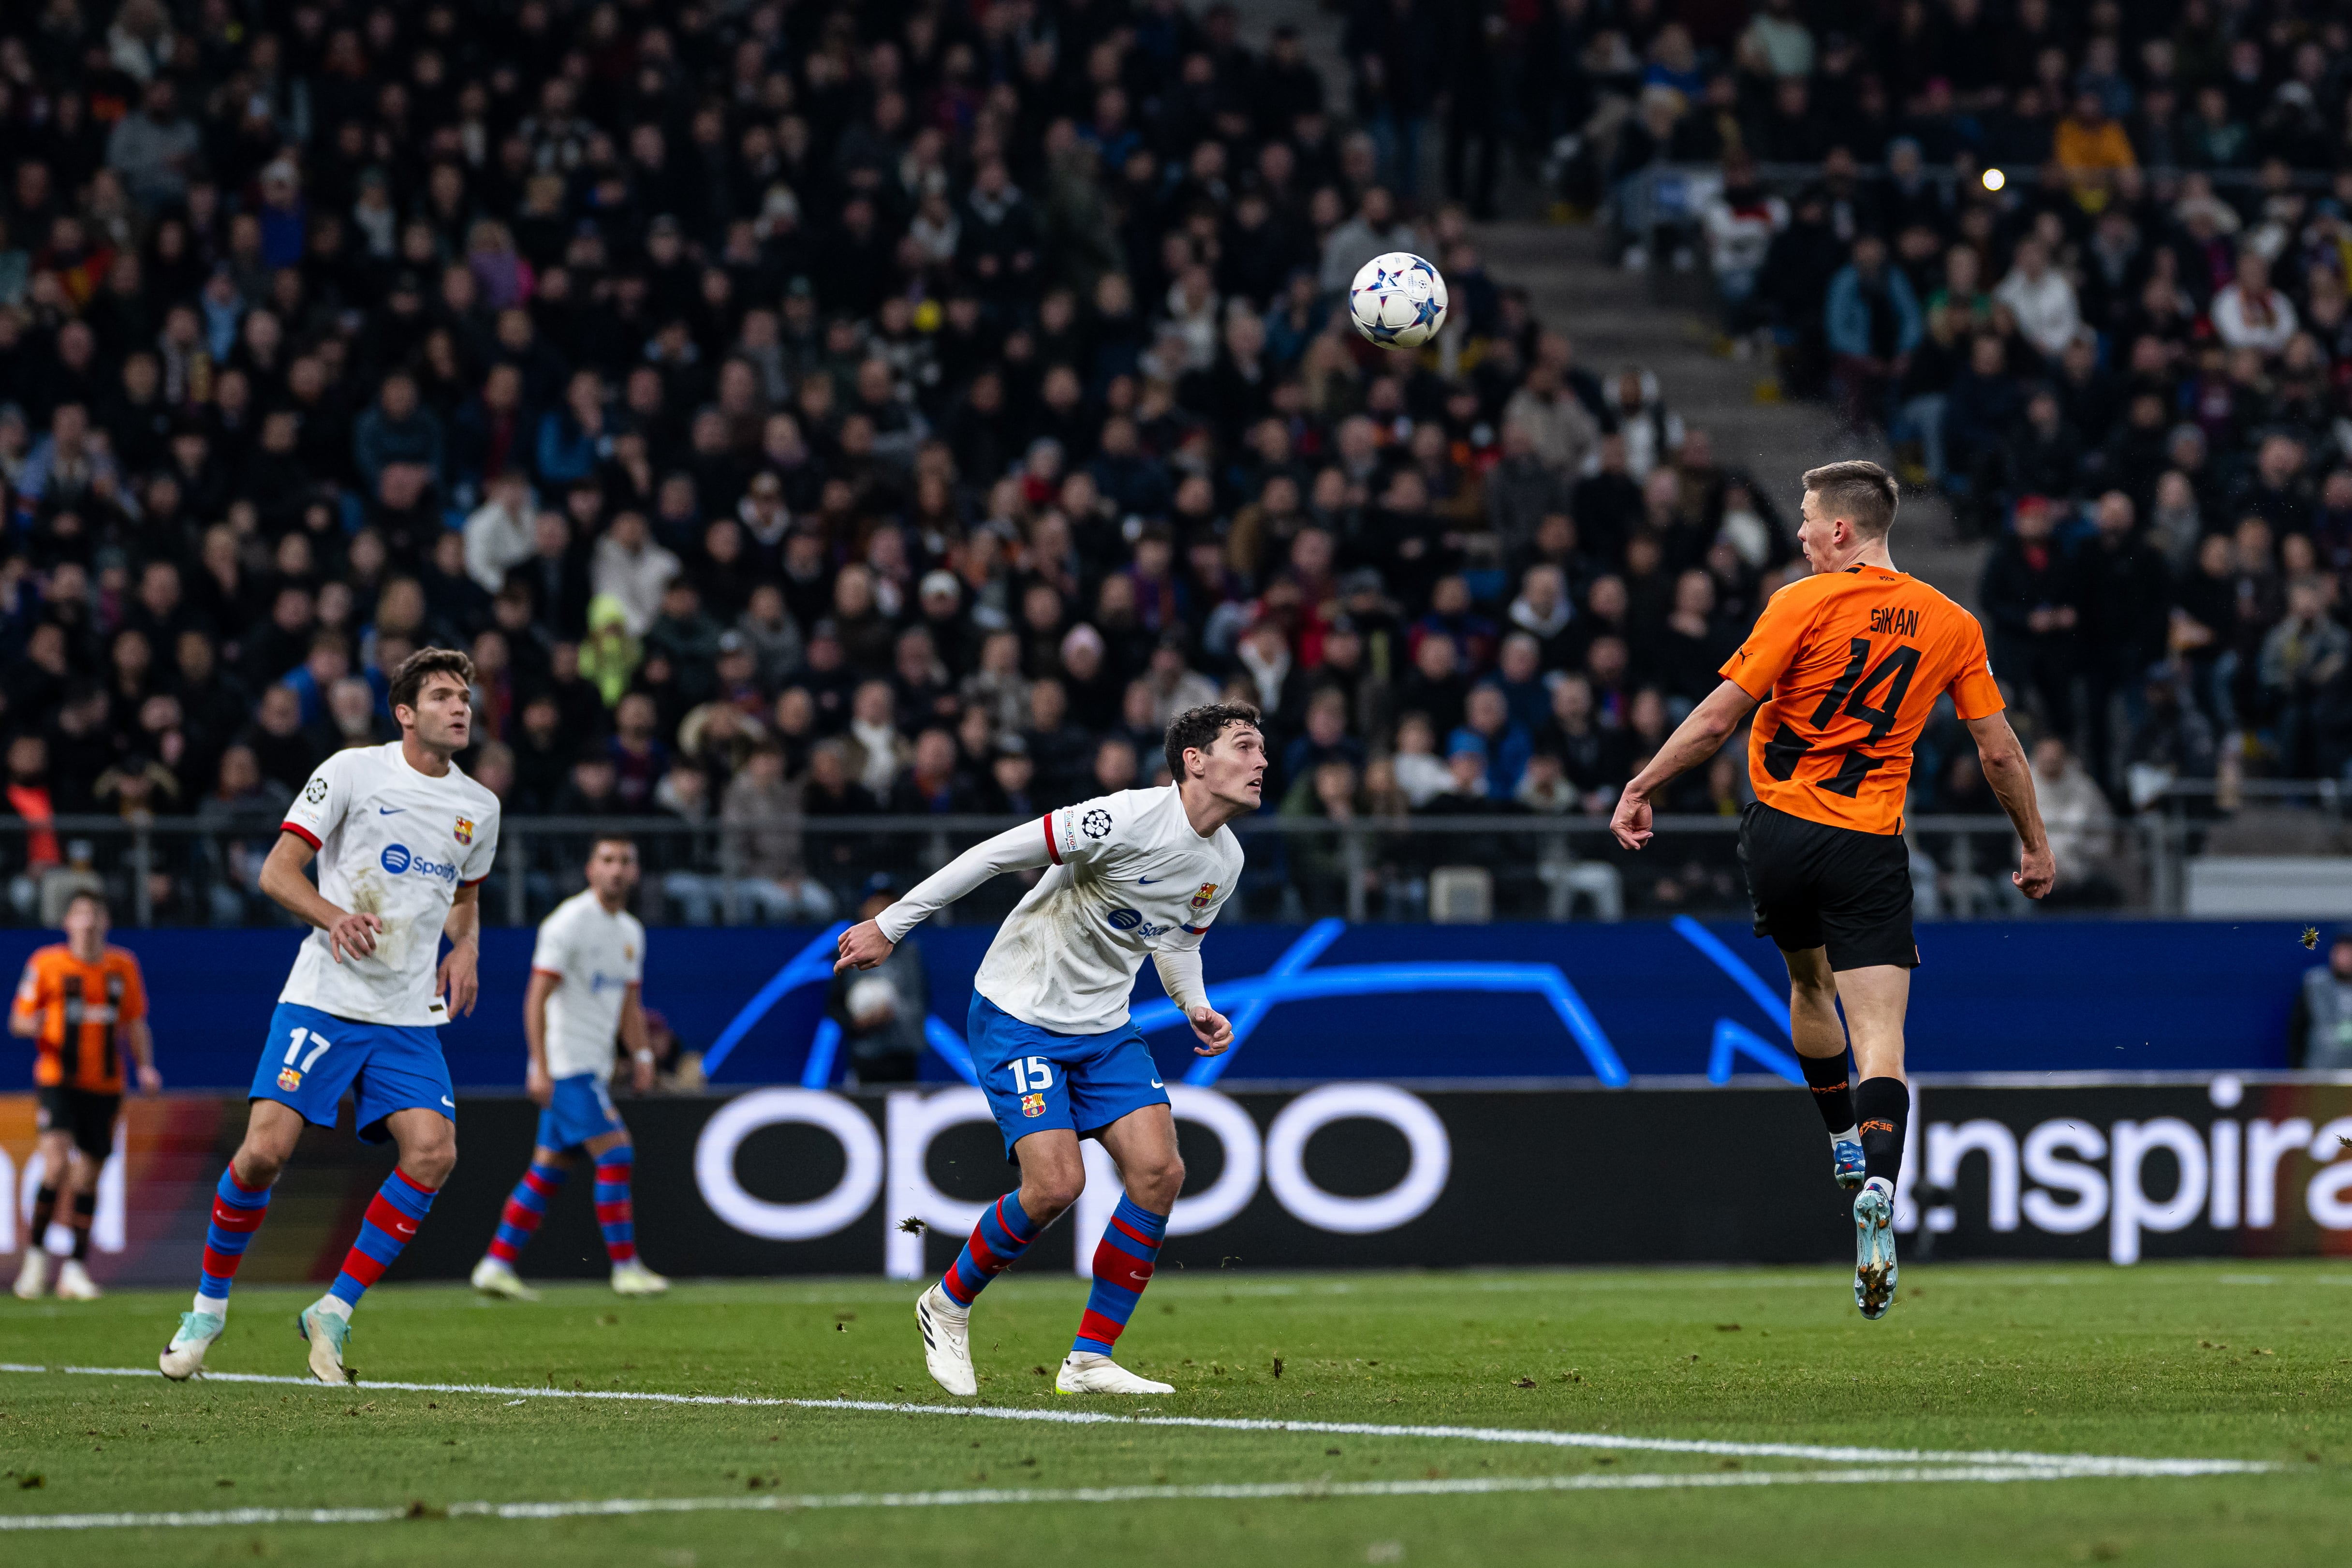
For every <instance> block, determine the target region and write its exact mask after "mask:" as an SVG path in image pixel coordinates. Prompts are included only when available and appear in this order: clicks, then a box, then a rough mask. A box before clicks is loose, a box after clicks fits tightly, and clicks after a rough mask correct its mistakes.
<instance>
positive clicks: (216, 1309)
mask: <svg viewBox="0 0 2352 1568" xmlns="http://www.w3.org/2000/svg"><path fill="white" fill-rule="evenodd" d="M268 1209H269V1189H268V1187H266V1186H246V1185H245V1184H244V1183H243V1182H241V1181H239V1180H237V1179H236V1166H229V1167H228V1169H226V1170H225V1171H223V1172H221V1178H220V1185H219V1186H215V1187H214V1188H213V1222H212V1224H210V1225H209V1226H207V1227H205V1271H204V1273H203V1274H202V1275H201V1276H200V1277H199V1278H198V1279H197V1281H196V1303H195V1310H196V1311H197V1312H211V1313H213V1314H214V1315H215V1316H216V1317H226V1316H227V1315H228V1291H229V1287H230V1286H231V1285H234V1284H236V1266H237V1265H238V1264H239V1263H242V1262H244V1261H245V1249H246V1248H247V1247H248V1246H250V1245H251V1244H252V1242H253V1233H254V1232H255V1231H257V1230H258V1229H260V1228H261V1220H262V1217H263V1216H264V1215H265V1214H267V1213H268Z"/></svg>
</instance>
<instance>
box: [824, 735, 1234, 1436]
mask: <svg viewBox="0 0 2352 1568" xmlns="http://www.w3.org/2000/svg"><path fill="white" fill-rule="evenodd" d="M1167 751H1168V761H1169V771H1170V773H1171V774H1172V775H1173V777H1174V779H1175V782H1173V783H1171V784H1170V785H1168V786H1167V787H1166V788H1164V789H1122V790H1119V791H1118V792H1117V793H1115V794H1110V795H1098V796H1097V797H1095V798H1094V799H1093V800H1081V801H1079V802H1078V803H1077V804H1076V805H1075V806H1065V807H1063V808H1062V809H1061V810H1057V811H1049V812H1047V813H1046V814H1045V817H1044V818H1042V819H1039V820H1034V821H1027V822H1024V823H1023V824H1021V826H1019V827H1017V828H1013V829H1010V830H1008V831H1005V832H1003V833H1000V834H998V835H997V836H996V837H995V838H992V839H990V840H989V841H986V842H985V843H982V844H978V845H975V846H974V847H972V848H971V849H969V850H966V851H965V852H963V853H962V854H961V855H959V856H957V857H956V858H955V859H954V860H952V861H950V862H948V863H947V864H946V865H945V866H943V867H941V868H940V870H939V871H937V872H935V873H932V874H931V875H930V876H929V877H928V878H926V879H925V880H924V881H923V882H921V883H918V884H917V885H916V886H915V888H914V889H913V891H911V892H909V893H908V894H907V895H906V896H905V897H904V898H902V899H900V900H898V903H896V904H892V905H891V906H890V907H889V908H887V909H886V910H884V911H883V912H882V913H881V914H880V915H877V917H876V918H874V919H872V920H868V921H866V922H864V923H863V924H861V925H855V926H852V927H851V928H850V929H849V930H848V931H846V932H845V933H843V935H842V938H841V958H840V961H839V963H837V964H836V965H835V969H836V970H840V969H851V968H856V969H863V968H869V967H872V966H874V965H876V964H878V963H880V962H881V961H882V960H883V959H885V958H887V957H888V956H890V951H891V949H892V948H893V947H895V946H897V945H898V941H899V940H900V938H902V937H904V936H906V935H907V933H908V931H910V930H912V929H913V928H914V926H915V925H916V924H917V923H918V922H919V921H921V920H923V919H924V918H925V917H926V916H928V915H932V914H934V913H936V912H937V911H939V910H940V909H941V908H943V907H945V906H946V905H948V904H952V903H954V902H955V901H956V900H957V899H959V898H961V897H962V896H963V895H964V894H968V893H970V892H971V891H972V890H973V889H974V888H976V887H978V886H980V885H981V884H982V883H984V882H986V881H988V880H989V879H990V878H991V877H994V876H999V875H1002V874H1003V873H1006V872H1012V871H1026V870H1035V869H1038V868H1041V867H1042V868H1045V875H1044V876H1042V877H1040V878H1039V879H1038V880H1037V884H1036V886H1034V887H1033V888H1031V889H1030V890H1029V892H1028V894H1026V895H1025V896H1024V897H1023V899H1022V900H1021V902H1020V904H1018V905H1017V906H1015V907H1014V909H1013V913H1012V914H1011V915H1009V916H1007V917H1006V919H1005V922H1004V924H1003V926H1001V927H1000V928H999V929H998V931H997V933H996V938H995V940H994V941H992V942H991V943H990V944H989V945H988V956H986V957H984V958H982V960H981V965H980V973H979V975H978V976H977V977H975V978H974V979H973V982H972V998H971V1017H970V1019H969V1021H968V1023H967V1025H966V1029H965V1038H966V1039H967V1040H970V1042H971V1062H972V1066H973V1067H974V1069H976V1070H977V1071H978V1072H979V1075H980V1086H981V1088H982V1091H984V1092H986V1094H987V1095H988V1105H989V1109H990V1111H992V1113H994V1114H995V1117H996V1124H997V1126H998V1128H999V1129H1000V1130H1001V1131H1002V1132H1003V1134H1004V1149H1005V1157H1006V1158H1008V1159H1010V1160H1013V1161H1014V1162H1015V1163H1016V1164H1018V1165H1019V1166H1020V1167H1021V1186H1020V1187H1019V1189H1018V1190H1016V1191H1013V1192H1009V1193H1006V1194H1005V1195H1004V1196H1003V1197H1000V1198H998V1199H997V1200H996V1201H995V1202H994V1203H992V1204H991V1205H990V1206H989V1207H988V1208H987V1209H986V1210H985V1211H984V1212H983V1213H982V1216H981V1220H980V1223H979V1224H978V1225H977V1226H975V1227H973V1228H972V1233H971V1239H970V1240H969V1241H967V1242H966V1243H965V1244H964V1249H963V1251H962V1253H961V1255H960V1256H959V1257H958V1258H957V1259H956V1260H955V1263H954V1266H953V1267H951V1268H950V1269H949V1270H948V1271H947V1274H946V1276H945V1278H943V1279H942V1280H940V1282H939V1283H938V1284H936V1285H933V1286H931V1287H930V1288H929V1290H927V1291H924V1292H923V1294H922V1296H921V1298H920V1299H919V1301H917V1302H916V1303H915V1322H916V1324H917V1326H918V1327H919V1329H920V1330H921V1331H922V1335H923V1359H924V1363H925V1364H926V1365H927V1366H928V1367H929V1371H930V1374H931V1376H932V1377H933V1378H934V1379H936V1380H937V1381H938V1383H939V1385H940V1387H942V1388H944V1389H946V1390H947V1391H948V1392H949V1393H950V1394H975V1393H978V1392H979V1386H980V1385H979V1381H978V1379H977V1377H976V1376H975V1375H974V1374H973V1372H972V1367H971V1305H972V1302H973V1301H974V1300H976V1299H977V1298H978V1296H979V1294H980V1292H981V1291H982V1288H983V1287H985V1286H986V1285H987V1283H988V1281H990V1280H992V1279H993V1278H994V1277H995V1276H996V1275H997V1274H999V1273H1001V1272H1003V1270H1005V1269H1006V1268H1007V1267H1009V1266H1010V1265H1011V1264H1012V1263H1013V1260H1015V1259H1017V1258H1019V1257H1020V1256H1021V1254H1022V1253H1023V1252H1024V1251H1026V1250H1027V1249H1029V1247H1030V1245H1031V1244H1032V1243H1033V1242H1034V1241H1035V1240H1036V1239H1037V1238H1038V1237H1039V1236H1041V1235H1042V1234H1044V1232H1045V1228H1046V1227H1047V1226H1049V1225H1051V1224H1053V1223H1054V1221H1055V1220H1056V1219H1058V1218H1061V1216H1062V1212H1063V1211H1064V1210H1065V1209H1066V1208H1068V1207H1070V1206H1071V1205H1072V1204H1074V1203H1076V1201H1077V1199H1078V1194H1079V1192H1080V1191H1081V1190H1082V1189H1083V1188H1084V1187H1085V1186H1086V1181H1087V1167H1086V1161H1085V1160H1084V1158H1083V1157H1081V1155H1080V1152H1079V1149H1078V1140H1079V1139H1081V1138H1097V1139H1099V1140H1101V1143H1102V1146H1103V1148H1104V1150H1105V1151H1106V1152H1107V1153H1108V1154H1109V1155H1110V1157H1111V1162H1112V1163H1113V1164H1114V1165H1115V1166H1118V1175H1119V1180H1120V1182H1121V1183H1122V1185H1123V1186H1125V1188H1126V1190H1125V1192H1124V1193H1123V1194H1122V1195H1121V1197H1120V1198H1119V1200H1118V1208H1117V1210H1116V1211H1115V1212H1113V1214H1112V1215H1111V1218H1110V1223H1109V1225H1108V1227H1106V1228H1104V1231H1103V1235H1102V1239H1101V1241H1100V1242H1099V1243H1098V1244H1097V1246H1096V1248H1095V1253H1094V1276H1095V1282H1094V1290H1093V1292H1092V1293H1091V1294H1090V1295H1089V1296H1088V1297H1087V1309H1086V1312H1085V1314H1084V1316H1082V1317H1081V1318H1080V1319H1079V1321H1078V1333H1077V1337H1076V1340H1075V1341H1073V1342H1072V1343H1071V1346H1070V1354H1068V1355H1067V1356H1066V1357H1064V1358H1063V1361H1062V1365H1061V1369H1060V1371H1059V1372H1058V1373H1057V1374H1056V1375H1055V1379H1054V1387H1055V1390H1056V1391H1057V1392H1059V1393H1063V1394H1165V1393H1167V1392H1169V1391H1170V1390H1169V1385H1167V1384H1164V1383H1155V1382H1153V1381H1152V1380H1151V1379H1150V1378H1147V1377H1139V1376H1137V1375H1135V1374H1134V1373H1132V1372H1129V1371H1128V1370H1127V1369H1126V1368H1125V1367H1122V1366H1120V1365H1119V1364H1118V1363H1117V1362H1115V1361H1113V1360H1112V1359H1111V1354H1112V1351H1113V1349H1114V1348H1115V1346H1116V1345H1117V1343H1118V1336H1119V1334H1120V1333H1121V1332H1122V1331H1123V1330H1124V1329H1125V1328H1126V1327H1127V1323H1128V1320H1129V1317H1130V1316H1132V1315H1133V1313H1134V1312H1135V1308H1136V1303H1137V1302H1138V1301H1139V1300H1140V1299H1141V1297H1142V1293H1143V1288H1144V1287H1145V1286H1146V1285H1147V1284H1149V1283H1150V1281H1151V1273H1152V1269H1153V1267H1154V1265H1155V1262H1156V1260H1158V1258H1159V1255H1160V1242H1161V1240H1162V1239H1164V1238H1165V1236H1166V1235H1167V1229H1168V1215H1169V1212H1170V1211H1171V1209H1173V1208H1174V1207H1175V1205H1176V1194H1177V1193H1178V1192H1179V1191H1180V1190H1181V1189H1182V1187H1183V1186H1184V1162H1183V1160H1182V1159H1181V1157H1180V1156H1179V1155H1178V1154H1177V1152H1176V1121H1175V1117H1174V1116H1173V1114H1172V1113H1171V1111H1170V1109H1169V1102H1168V1090H1167V1086H1166V1085H1165V1084H1163V1083H1162V1082H1160V1071H1159V1069H1158V1068H1157V1067H1155V1066H1154V1065H1153V1063H1152V1060H1151V1052H1150V1049H1149V1048H1148V1047H1147V1046H1145V1044H1144V1042H1143V1035H1142V1033H1141V1031H1140V1030H1137V1028H1136V1027H1135V1024H1134V1022H1133V1021H1132V1020H1131V1019H1129V1017H1128V1008H1127V999H1128V994H1129V992H1130V991H1131V990H1133V989H1134V987H1135V977H1136V972H1137V971H1138V970H1139V969H1140V968H1142V967H1143V961H1144V960H1145V959H1146V958H1150V960H1151V961H1152V963H1153V964H1154V965H1155V966H1156V967H1158V968H1159V970H1160V984H1161V985H1162V986H1164V987H1165V988H1167V991H1168V995H1169V997H1170V998H1171V999H1172V1000H1173V1001H1174V1002H1175V1003H1176V1005H1177V1006H1178V1007H1179V1008H1181V1009H1183V1012H1184V1015H1185V1017H1186V1018H1188V1019H1191V1020H1192V1032H1193V1034H1194V1035H1195V1036H1197V1037H1198V1038H1199V1040H1200V1043H1199V1044H1198V1045H1196V1046H1195V1047H1194V1048H1193V1049H1194V1050H1195V1051H1197V1052H1199V1053H1200V1054H1201V1055H1202V1056H1214V1055H1216V1054H1218V1053H1219V1052H1221V1051H1224V1050H1225V1049H1226V1048H1227V1047H1228V1046H1229V1045H1231V1044H1232V1043H1233V1026H1232V1025H1231V1024H1229V1023H1227V1022H1226V1021H1225V1019H1224V1018H1223V1015H1221V1014H1220V1013H1218V1012H1217V1010H1216V1009H1213V1008H1212V1007H1211V1006H1210V1005H1209V995H1208V990H1207V988H1206V987H1205V986H1204V985H1203V984H1202V979H1201V938H1202V936H1204V935H1205V934H1206V933H1207V931H1208V929H1209V925H1210V923H1211V922H1212V921H1213V920H1215V919H1216V917H1217V911H1219V910H1220V909H1223V907H1224V906H1225V904H1226V901H1227V900H1229V899H1231V898H1232V897H1233V895H1234V884H1235V883H1238V882H1239V881H1240V879H1241V872H1242V846H1241V842H1240V841H1239V840H1237V839H1235V838H1234V832H1233V829H1232V828H1230V827H1229V826H1227V824H1228V823H1230V822H1231V821H1233V820H1234V818H1236V817H1240V816H1244V815H1246V814H1248V813H1250V812H1253V811H1255V810H1257V809H1258V805H1259V801H1260V799H1261V795H1262V792H1263V790H1264V788H1265V764H1266V758H1265V733H1264V732H1263V730H1261V729H1260V727H1259V721H1258V713H1257V710H1256V709H1255V708H1254V707H1248V706H1243V705H1241V704H1235V703H1219V704H1213V705H1211V706H1205V707H1196V708H1192V709H1190V710H1188V711H1187V712H1184V713H1181V714H1179V715H1178V716H1176V718H1175V720H1174V722H1172V723H1171V724H1170V726H1169V727H1168V739H1167ZM1080 1242H1081V1245H1083V1244H1084V1239H1083V1238H1081V1239H1080Z"/></svg>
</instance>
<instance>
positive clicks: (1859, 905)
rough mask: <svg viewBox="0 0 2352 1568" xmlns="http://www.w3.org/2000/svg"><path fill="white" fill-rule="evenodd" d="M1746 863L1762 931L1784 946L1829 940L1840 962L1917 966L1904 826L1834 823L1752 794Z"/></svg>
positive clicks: (1834, 960) (1745, 829)
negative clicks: (1887, 829) (1887, 828)
mask: <svg viewBox="0 0 2352 1568" xmlns="http://www.w3.org/2000/svg"><path fill="white" fill-rule="evenodd" d="M1739 865H1740V869H1741V870H1743V871H1745V872H1746V873H1748V898H1749V899H1750V901H1752V902H1753V903H1754V904H1755V906H1756V935H1757V936H1769V937H1770V938H1772V941H1773V944H1774V945H1775V946H1778V947H1779V948H1780V951H1782V952H1783V953H1801V952H1803V951H1805V950H1806V949H1808V948H1811V947H1827V948H1828V949H1829V960H1830V967H1831V968H1832V969H1863V968H1868V967H1871V966H1872V965H1874V964H1894V965H1897V966H1899V967H1903V968H1906V969H1910V968H1916V967H1917V966H1918V963H1919V947H1918V944H1917V943H1916V942H1915V941H1914V940H1913V939H1912V935H1911V852H1910V849H1909V848H1908V846H1906V844H1905V843H1904V841H1903V835H1902V834H1900V833H1863V832H1856V831H1854V830H1853V829H1852V828H1832V827H1831V826H1829V825H1828V824H1827V823H1825V822H1809V821H1805V819H1804V818H1802V817H1792V816H1790V814H1789V813H1788V812H1786V811H1782V810H1776V809H1775V808H1773V807H1770V806H1767V805H1766V804H1764V803H1763V802H1762V801H1761V800H1751V801H1749V802H1748V807H1747V809H1746V810H1743V811H1741V812H1740V813H1739Z"/></svg>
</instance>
